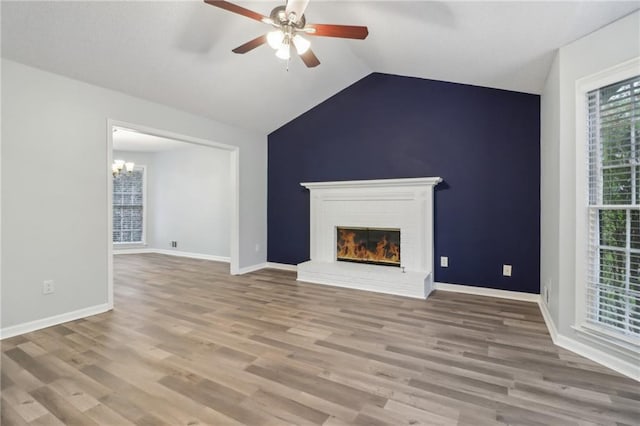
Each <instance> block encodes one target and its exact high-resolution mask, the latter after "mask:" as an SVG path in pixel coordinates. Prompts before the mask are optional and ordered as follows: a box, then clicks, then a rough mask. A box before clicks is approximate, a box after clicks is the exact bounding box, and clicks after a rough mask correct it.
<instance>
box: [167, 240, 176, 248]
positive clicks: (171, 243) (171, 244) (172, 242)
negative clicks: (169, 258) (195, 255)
mask: <svg viewBox="0 0 640 426" xmlns="http://www.w3.org/2000/svg"><path fill="white" fill-rule="evenodd" d="M169 246H170V247H171V248H178V242H177V241H169Z"/></svg>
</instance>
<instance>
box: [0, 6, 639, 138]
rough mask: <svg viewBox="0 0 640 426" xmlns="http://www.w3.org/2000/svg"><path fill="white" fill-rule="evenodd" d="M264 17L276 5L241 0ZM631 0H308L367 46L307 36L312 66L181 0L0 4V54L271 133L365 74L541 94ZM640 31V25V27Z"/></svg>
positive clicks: (247, 25)
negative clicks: (562, 51) (580, 41)
mask: <svg viewBox="0 0 640 426" xmlns="http://www.w3.org/2000/svg"><path fill="white" fill-rule="evenodd" d="M238 3H239V4H241V5H243V6H244V7H248V8H250V9H253V10H256V11H257V12H260V13H262V14H265V15H268V14H269V11H270V10H271V8H273V7H274V6H276V5H279V4H282V2H271V1H263V2H238ZM639 7H640V2H639V1H627V2H615V1H601V2H599V1H570V2H557V1H556V2H553V1H547V2H524V1H517V2H478V1H476V2H448V1H441V2H436V1H433V2H424V1H408V2H400V1H361V2H356V1H340V2H337V1H321V0H311V2H310V3H309V6H308V8H307V11H306V16H307V20H308V22H310V23H335V24H352V25H367V26H368V27H369V37H368V38H367V39H366V40H364V41H356V40H344V39H333V38H324V37H313V38H312V37H310V39H311V41H312V48H313V50H314V52H315V53H316V55H317V56H318V58H319V59H320V61H321V65H320V66H319V67H316V68H312V69H307V68H306V67H304V65H303V64H302V63H301V62H300V61H299V59H298V58H292V61H291V63H290V67H289V71H288V72H287V71H286V68H285V64H284V62H282V61H280V60H279V59H277V58H276V57H275V56H274V55H273V51H272V50H271V49H270V48H268V47H267V46H262V47H260V48H258V49H256V50H254V51H252V52H249V53H247V54H245V55H236V54H234V53H232V52H231V49H233V48H235V47H237V46H239V45H240V44H242V43H244V42H246V41H248V40H250V39H252V38H254V37H256V36H258V35H260V34H263V33H265V32H266V31H268V30H269V27H268V26H266V25H264V24H262V23H260V22H257V21H253V20H250V19H247V18H245V17H242V16H239V15H235V14H232V13H230V12H226V11H224V10H221V9H218V8H215V7H212V6H209V5H207V4H205V3H204V2H202V1H183V2H165V1H152V2H93V1H79V2H57V1H51V2H32V1H23V2H7V1H3V2H2V56H3V57H6V58H9V59H13V60H16V61H18V62H22V63H25V64H28V65H32V66H35V67H39V68H42V69H45V70H49V71H52V72H56V73H59V74H63V75H67V76H70V77H72V78H76V79H79V80H83V81H87V82H89V83H93V84H97V85H100V86H103V87H107V88H111V89H115V90H119V91H122V92H125V93H128V94H131V95H134V96H138V97H141V98H145V99H149V100H152V101H155V102H160V103H163V104H167V105H171V106H173V107H176V108H179V109H183V110H186V111H190V112H192V113H195V114H199V115H203V116H207V117H210V118H213V119H216V120H219V121H222V122H226V123H229V124H232V125H236V126H240V127H244V128H249V129H254V130H257V131H259V132H262V133H269V132H271V131H273V130H275V129H277V128H278V127H280V126H281V125H283V124H285V123H287V122H288V121H290V120H292V119H293V118H295V117H297V116H298V115H300V114H302V113H303V112H305V111H307V110H308V109H310V108H312V107H313V106H315V105H317V104H318V103H320V102H322V101H324V100H325V99H327V98H328V97H330V96H332V95H334V94H335V93H337V92H338V91H340V90H342V89H344V88H345V87H347V86H349V85H350V84H352V83H354V82H355V81H357V80H359V79H360V78H362V77H364V76H366V75H368V74H369V73H371V72H384V73H390V74H399V75H406V76H413V77H422V78H430V79H437V80H445V81H453V82H460V83H467V84H473V85H479V86H487V87H495V88H501V89H507V90H515V91H521V92H528V93H540V92H541V90H542V87H543V84H544V80H545V77H546V75H547V72H548V69H549V66H550V64H551V60H552V58H553V52H554V50H555V49H556V48H558V47H561V46H563V45H565V44H567V43H569V42H571V41H573V40H575V39H577V38H580V37H581V36H583V35H585V34H588V33H590V32H592V31H594V30H596V29H598V28H600V27H602V26H604V25H606V24H607V23H609V22H612V21H614V20H616V19H618V18H620V17H622V16H624V15H626V14H628V13H630V12H632V11H633V10H636V9H638V8H639ZM639 32H640V30H639Z"/></svg>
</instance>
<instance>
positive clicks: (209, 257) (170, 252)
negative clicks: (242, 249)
mask: <svg viewBox="0 0 640 426" xmlns="http://www.w3.org/2000/svg"><path fill="white" fill-rule="evenodd" d="M152 250H153V253H158V254H167V255H169V256H179V257H190V258H192V259H201V260H214V261H216V262H226V263H229V262H231V258H230V257H229V256H217V255H215V254H201V253H191V252H188V251H175V250H165V249H152Z"/></svg>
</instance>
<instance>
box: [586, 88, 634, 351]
mask: <svg viewBox="0 0 640 426" xmlns="http://www.w3.org/2000/svg"><path fill="white" fill-rule="evenodd" d="M587 104H588V105H587V106H588V144H589V166H588V167H589V173H588V175H589V181H588V189H589V207H588V210H589V212H588V214H589V236H588V273H587V287H586V303H587V306H586V310H585V314H586V318H585V319H586V322H587V324H591V325H594V326H596V327H598V328H599V329H600V330H601V331H604V332H605V333H607V334H610V335H614V336H617V337H621V338H624V339H625V340H629V339H630V340H631V341H636V342H637V340H636V339H637V338H638V337H640V76H635V77H633V78H629V79H626V80H623V81H619V82H617V83H615V84H610V85H607V86H605V87H600V88H598V89H596V90H592V91H590V92H588V93H587Z"/></svg>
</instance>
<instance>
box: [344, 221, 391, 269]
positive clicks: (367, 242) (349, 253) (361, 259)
mask: <svg viewBox="0 0 640 426" xmlns="http://www.w3.org/2000/svg"><path fill="white" fill-rule="evenodd" d="M336 244H337V247H336V260H339V261H344V262H356V263H369V264H374V265H385V266H398V267H399V266H400V230H399V229H388V228H354V227H342V226H338V227H336Z"/></svg>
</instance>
